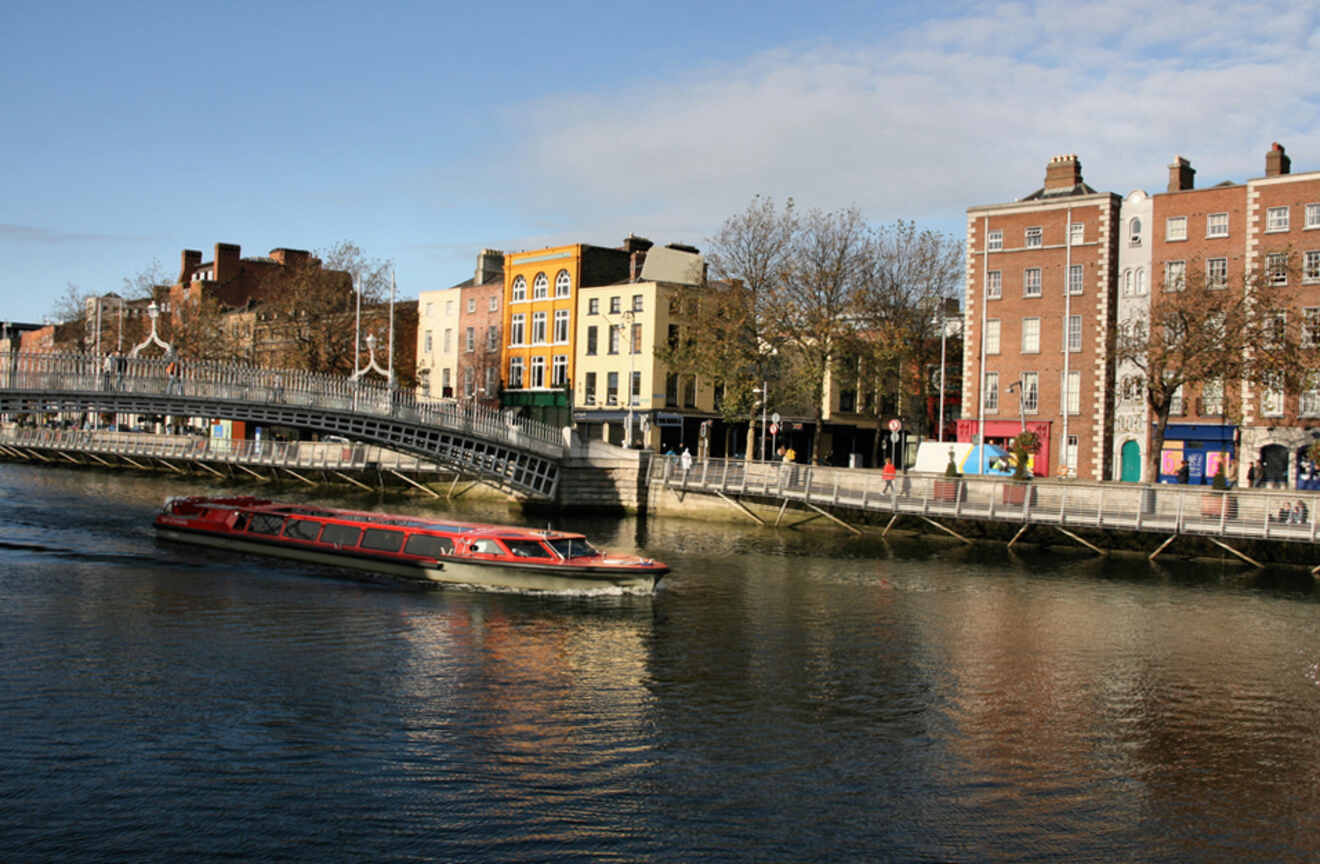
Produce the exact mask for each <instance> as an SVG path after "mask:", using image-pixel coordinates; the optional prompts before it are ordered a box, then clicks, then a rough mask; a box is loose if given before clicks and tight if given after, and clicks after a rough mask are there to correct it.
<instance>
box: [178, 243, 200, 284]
mask: <svg viewBox="0 0 1320 864" xmlns="http://www.w3.org/2000/svg"><path fill="white" fill-rule="evenodd" d="M201 263H202V252H201V250H200V249H184V250H183V260H182V261H180V262H179V284H181V285H187V284H188V274H190V273H192V271H194V270H196V269H197V265H198V264H201Z"/></svg>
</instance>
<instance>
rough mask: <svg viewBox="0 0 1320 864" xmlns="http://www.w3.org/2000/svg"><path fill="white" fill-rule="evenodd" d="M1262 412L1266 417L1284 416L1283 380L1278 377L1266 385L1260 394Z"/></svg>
mask: <svg viewBox="0 0 1320 864" xmlns="http://www.w3.org/2000/svg"><path fill="white" fill-rule="evenodd" d="M1260 413H1261V414H1264V415H1265V416H1266V417H1282V416H1283V382H1282V381H1280V380H1279V379H1278V378H1275V379H1274V380H1273V381H1271V382H1270V383H1268V384H1266V385H1265V391H1264V392H1263V393H1261V396H1260Z"/></svg>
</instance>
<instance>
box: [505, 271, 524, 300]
mask: <svg viewBox="0 0 1320 864" xmlns="http://www.w3.org/2000/svg"><path fill="white" fill-rule="evenodd" d="M509 299H511V300H512V301H513V302H514V303H517V302H519V301H520V300H526V299H527V280H526V279H524V278H523V277H521V276H515V277H514V278H513V295H512V296H511V297H510V298H509Z"/></svg>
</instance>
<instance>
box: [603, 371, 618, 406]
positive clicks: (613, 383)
mask: <svg viewBox="0 0 1320 864" xmlns="http://www.w3.org/2000/svg"><path fill="white" fill-rule="evenodd" d="M605 404H606V405H618V404H619V373H618V372H609V373H607V374H606V375H605Z"/></svg>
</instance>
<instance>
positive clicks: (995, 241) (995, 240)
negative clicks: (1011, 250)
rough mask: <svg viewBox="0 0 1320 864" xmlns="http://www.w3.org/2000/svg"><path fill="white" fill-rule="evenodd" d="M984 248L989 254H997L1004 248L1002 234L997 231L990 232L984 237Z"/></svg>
mask: <svg viewBox="0 0 1320 864" xmlns="http://www.w3.org/2000/svg"><path fill="white" fill-rule="evenodd" d="M985 248H986V249H987V250H988V251H990V252H998V251H999V250H1000V249H1003V248H1004V232H1003V231H1000V230H999V229H997V228H996V229H995V230H994V231H991V232H990V233H989V234H986V235H985Z"/></svg>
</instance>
